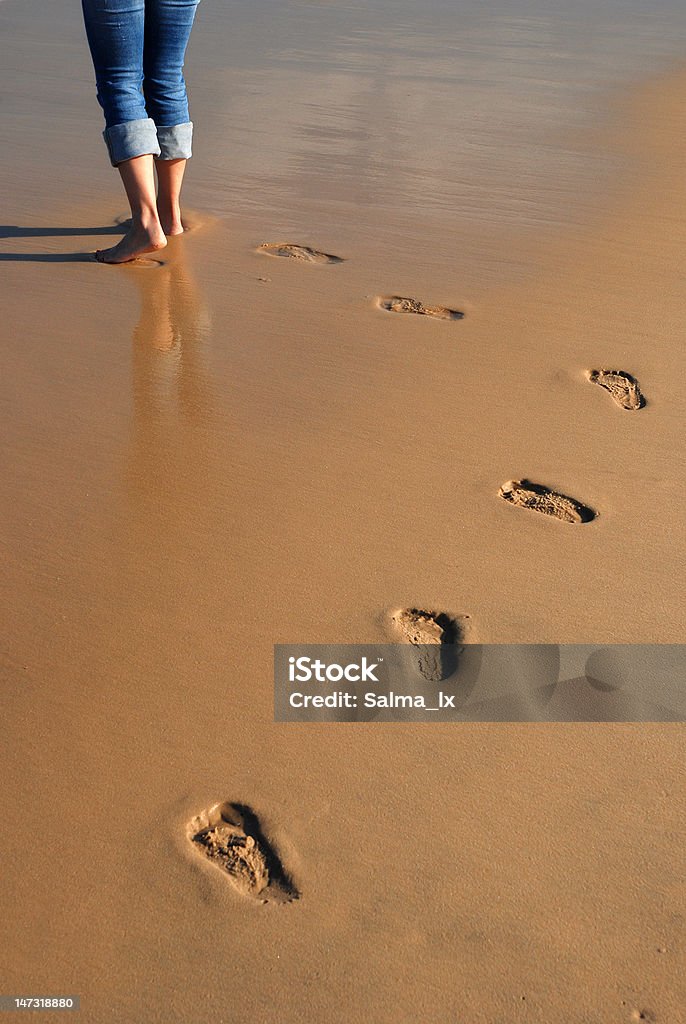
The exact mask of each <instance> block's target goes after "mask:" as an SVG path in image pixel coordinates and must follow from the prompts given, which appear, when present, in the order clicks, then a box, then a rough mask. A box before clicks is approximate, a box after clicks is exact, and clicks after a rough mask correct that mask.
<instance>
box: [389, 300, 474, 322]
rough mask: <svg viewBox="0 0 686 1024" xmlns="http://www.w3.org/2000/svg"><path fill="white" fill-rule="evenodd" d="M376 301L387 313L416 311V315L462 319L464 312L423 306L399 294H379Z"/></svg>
mask: <svg viewBox="0 0 686 1024" xmlns="http://www.w3.org/2000/svg"><path fill="white" fill-rule="evenodd" d="M376 303H377V305H378V307H379V309H386V310H388V311H389V313H416V314H417V315H418V316H432V317H433V318H434V319H435V320H462V319H464V313H460V311H459V310H457V309H448V307H447V306H425V305H424V303H423V302H420V301H419V299H406V298H403V297H402V296H401V295H381V296H380V297H379V298H378V299H377V300H376Z"/></svg>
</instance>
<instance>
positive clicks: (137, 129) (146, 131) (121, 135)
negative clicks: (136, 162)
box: [102, 117, 160, 167]
mask: <svg viewBox="0 0 686 1024" xmlns="http://www.w3.org/2000/svg"><path fill="white" fill-rule="evenodd" d="M102 135H103V138H104V140H105V144H106V146H107V150H108V152H109V154H110V162H111V164H112V166H113V167H116V166H117V165H118V164H121V163H123V162H124V160H131V159H132V158H133V157H134V156H144V155H145V154H147V153H151V154H152V155H153V156H159V154H160V144H159V142H158V141H157V129H156V128H155V122H154V121H153V119H152V118H151V117H141V118H139V119H138V120H136V121H126V122H125V123H124V124H113V125H111V126H110V127H109V128H105V131H104V132H103V133H102Z"/></svg>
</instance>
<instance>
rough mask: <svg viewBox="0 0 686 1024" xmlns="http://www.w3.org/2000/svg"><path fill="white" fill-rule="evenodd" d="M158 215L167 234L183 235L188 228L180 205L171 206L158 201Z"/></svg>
mask: <svg viewBox="0 0 686 1024" xmlns="http://www.w3.org/2000/svg"><path fill="white" fill-rule="evenodd" d="M157 215H158V217H159V218H160V224H161V225H162V230H163V231H164V233H165V235H167V236H170V235H182V234H183V233H184V231H185V230H186V228H185V227H184V224H183V221H182V219H181V210H180V209H179V207H178V206H176V207H170V206H169V205H168V204H167V203H165V202H160V200H159V199H158V201H157Z"/></svg>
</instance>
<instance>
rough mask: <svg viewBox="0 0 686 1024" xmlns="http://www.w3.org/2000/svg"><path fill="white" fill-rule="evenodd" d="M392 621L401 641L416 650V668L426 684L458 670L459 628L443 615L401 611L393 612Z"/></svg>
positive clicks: (412, 610)
mask: <svg viewBox="0 0 686 1024" xmlns="http://www.w3.org/2000/svg"><path fill="white" fill-rule="evenodd" d="M391 618H392V622H393V625H394V626H395V628H396V630H397V631H398V632H399V633H400V635H401V637H402V638H403V640H406V641H407V642H408V643H410V644H412V645H413V646H415V647H418V648H419V650H418V651H417V659H416V660H417V669H418V671H419V673H420V675H422V676H423V677H424V679H426V680H428V681H429V682H433V683H437V682H440V680H441V679H447V678H448V676H451V675H452V674H453V672H454V671H455V669H456V668H457V660H458V656H459V654H460V650H461V648H460V646H459V644H460V641H461V639H462V628H461V626H460V624H459V623H458V622H457V621H456V620H455V619H452V618H450V616H449V615H446V614H445V612H428V611H423V610H422V609H420V608H403V609H402V610H400V611H397V612H394V613H393V615H392V617H391Z"/></svg>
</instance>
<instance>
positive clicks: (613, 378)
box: [586, 370, 646, 412]
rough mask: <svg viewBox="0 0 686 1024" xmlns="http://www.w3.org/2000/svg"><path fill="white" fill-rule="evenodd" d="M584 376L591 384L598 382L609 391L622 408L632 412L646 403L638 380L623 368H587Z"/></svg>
mask: <svg viewBox="0 0 686 1024" xmlns="http://www.w3.org/2000/svg"><path fill="white" fill-rule="evenodd" d="M586 376H587V378H588V379H589V380H590V382H591V383H592V384H599V385H600V387H601V388H605V389H606V390H607V391H609V392H610V394H611V395H612V397H613V398H614V400H615V402H616V403H617V405H618V406H619V407H620V408H622V409H628V410H629V411H631V412H633V411H634V410H635V409H642V408H643V406H644V405H645V404H646V400H645V398H644V397H643V395H642V394H641V389H640V387H639V386H638V381H637V380H636V378H635V377H632V376H631V374H630V373H625V372H624V370H588V372H587V373H586Z"/></svg>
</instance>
